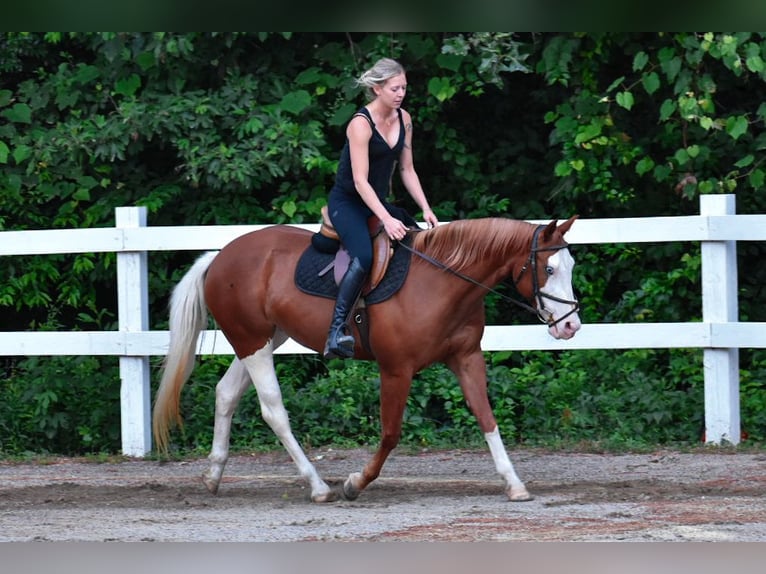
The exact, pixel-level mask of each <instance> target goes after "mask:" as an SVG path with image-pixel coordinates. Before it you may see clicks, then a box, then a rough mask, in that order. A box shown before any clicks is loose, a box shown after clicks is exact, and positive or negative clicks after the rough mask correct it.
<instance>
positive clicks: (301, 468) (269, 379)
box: [242, 341, 338, 502]
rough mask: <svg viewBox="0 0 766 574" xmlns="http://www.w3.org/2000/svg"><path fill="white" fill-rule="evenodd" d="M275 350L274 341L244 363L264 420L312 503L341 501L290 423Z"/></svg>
mask: <svg viewBox="0 0 766 574" xmlns="http://www.w3.org/2000/svg"><path fill="white" fill-rule="evenodd" d="M273 349H274V345H273V342H271V341H270V342H269V343H268V344H267V345H266V346H265V347H264V348H263V349H260V350H258V351H256V352H255V353H254V354H252V355H250V356H249V357H246V358H244V359H242V362H243V363H244V365H245V367H246V368H247V371H248V373H250V377H251V378H252V380H253V384H254V385H255V390H256V392H257V393H258V400H259V401H260V405H261V416H263V420H265V421H266V423H267V424H268V425H269V427H271V430H273V431H274V434H276V435H277V437H279V441H280V442H281V443H282V446H284V447H285V450H287V452H288V453H289V454H290V456H291V457H292V459H293V462H295V464H296V466H297V467H298V472H300V474H301V476H303V477H304V478H306V479H307V480H308V481H309V484H310V485H311V500H312V501H314V502H332V501H334V500H337V498H338V496H337V494H336V493H335V492H333V491H332V489H331V488H330V487H329V486H328V485H327V483H326V482H325V481H324V480H322V478H321V477H320V476H319V473H318V472H317V470H316V468H314V465H313V464H311V462H310V461H309V459H308V458H307V457H306V454H305V453H304V452H303V449H302V448H301V446H300V444H299V443H298V441H297V440H296V438H295V436H294V435H293V431H292V429H291V428H290V419H289V416H288V414H287V410H286V409H285V406H284V403H283V402H282V391H281V390H280V388H279V381H278V380H277V374H276V371H275V370H274V355H273Z"/></svg>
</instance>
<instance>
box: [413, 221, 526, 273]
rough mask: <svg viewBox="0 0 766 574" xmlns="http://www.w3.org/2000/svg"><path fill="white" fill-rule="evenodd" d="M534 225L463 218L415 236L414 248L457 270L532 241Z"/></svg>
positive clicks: (524, 222)
mask: <svg viewBox="0 0 766 574" xmlns="http://www.w3.org/2000/svg"><path fill="white" fill-rule="evenodd" d="M534 229H535V226H534V225H533V224H531V223H527V222H526V221H518V220H514V219H503V218H499V217H493V218H484V219H461V220H457V221H453V222H451V223H449V224H446V225H440V226H438V227H435V228H433V229H428V230H424V231H421V232H418V233H416V234H415V238H414V240H413V245H412V246H413V248H414V249H416V250H418V251H422V252H423V253H426V254H427V255H429V256H431V257H433V258H434V259H436V260H438V261H441V262H442V263H443V264H445V265H446V266H448V267H450V268H451V269H453V270H455V271H461V270H464V269H465V268H466V267H467V266H468V265H470V264H471V263H474V262H476V261H481V260H482V259H484V258H486V257H487V256H488V255H490V254H496V253H498V251H500V252H503V253H506V252H510V251H512V250H514V249H517V248H519V247H521V246H522V245H526V244H527V243H529V242H530V241H531V238H532V234H533V233H534Z"/></svg>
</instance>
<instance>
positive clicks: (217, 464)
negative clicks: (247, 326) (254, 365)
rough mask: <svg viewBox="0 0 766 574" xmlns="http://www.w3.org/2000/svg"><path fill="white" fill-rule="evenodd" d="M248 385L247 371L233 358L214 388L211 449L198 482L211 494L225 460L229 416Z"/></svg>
mask: <svg viewBox="0 0 766 574" xmlns="http://www.w3.org/2000/svg"><path fill="white" fill-rule="evenodd" d="M249 384H250V375H248V374H247V370H246V369H245V366H244V365H243V364H242V362H241V361H240V360H239V359H234V362H232V364H231V365H230V366H229V369H228V370H227V371H226V373H225V374H224V376H223V377H222V378H221V380H220V381H218V384H217V385H216V387H215V423H214V426H213V448H212V449H211V450H210V455H209V456H208V459H209V460H210V468H209V469H208V470H207V471H206V472H205V473H204V474H203V475H202V481H203V482H204V483H205V486H206V487H207V489H208V490H209V491H210V492H211V493H213V494H216V493H217V492H218V486H219V485H220V484H221V477H222V476H223V469H224V467H225V466H226V461H227V460H228V459H229V437H230V435H231V417H232V416H233V415H234V411H235V410H236V408H237V405H238V404H239V400H240V399H241V398H242V394H243V393H244V392H245V389H247V386H248V385H249Z"/></svg>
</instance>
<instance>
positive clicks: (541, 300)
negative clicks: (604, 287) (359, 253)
mask: <svg viewBox="0 0 766 574" xmlns="http://www.w3.org/2000/svg"><path fill="white" fill-rule="evenodd" d="M545 228H546V226H545V225H540V226H538V227H537V229H535V232H534V235H532V250H531V252H530V253H529V259H527V262H526V263H525V264H524V266H523V267H522V268H521V270H520V271H519V274H518V276H517V277H516V279H515V280H514V281H513V285H514V287H516V286H517V285H518V284H519V281H521V278H522V276H523V275H524V273H525V272H526V270H527V269H529V268H530V267H531V268H532V297H533V299H536V300H537V308H535V307H534V306H532V305H529V304H527V303H524V302H523V301H517V300H516V299H514V298H512V297H508V296H507V295H505V294H504V293H500V291H497V290H496V289H493V288H492V287H488V286H486V285H484V284H483V283H480V282H479V281H476V279H473V278H471V277H468V275H464V274H463V273H460V272H459V271H456V270H454V269H451V268H450V267H448V266H446V265H445V264H444V263H442V262H441V261H437V260H436V259H434V258H433V257H431V256H429V255H426V254H425V253H422V252H420V251H418V250H416V249H413V248H412V247H410V246H409V245H407V244H406V243H404V242H402V241H400V242H399V245H400V246H401V247H404V248H405V249H406V250H407V251H409V252H410V253H414V254H415V255H417V256H418V257H420V258H421V259H424V260H425V261H428V262H429V263H430V264H431V265H434V266H436V267H438V268H439V269H442V270H444V271H448V272H449V273H452V274H453V275H455V276H456V277H460V278H461V279H462V280H463V281H467V282H468V283H472V284H473V285H476V286H477V287H481V288H482V289H484V290H486V291H489V292H490V293H494V294H495V295H497V296H498V297H500V298H501V299H503V300H505V301H509V302H510V303H513V304H514V305H516V306H518V307H521V308H522V309H525V310H527V311H529V312H530V313H532V314H533V315H536V316H537V318H538V319H540V321H541V322H543V323H545V324H546V325H547V326H548V328H550V327H553V326H554V325H557V324H558V323H560V322H561V321H563V320H564V319H566V318H567V317H569V316H570V315H572V314H574V313H577V311H579V309H580V303H579V302H578V301H577V300H576V299H575V300H573V301H569V300H568V299H561V298H560V297H556V296H555V295H551V294H550V293H546V292H545V291H543V290H542V289H541V288H540V281H539V280H538V278H537V254H538V253H541V252H543V251H559V250H561V249H566V248H567V247H569V245H567V244H566V243H563V244H561V245H551V246H549V247H538V246H537V243H538V237H539V235H540V232H541V231H542V230H543V229H545ZM413 231H418V229H415V230H413ZM517 291H518V289H517ZM545 299H549V300H550V301H557V302H558V303H566V304H567V305H572V310H571V311H569V313H567V314H566V315H563V316H562V317H559V318H558V319H556V320H555V321H554V320H553V313H551V312H550V311H548V309H546V308H545ZM543 312H545V313H546V314H547V316H546V315H544V314H543Z"/></svg>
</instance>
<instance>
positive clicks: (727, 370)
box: [700, 194, 740, 445]
mask: <svg viewBox="0 0 766 574" xmlns="http://www.w3.org/2000/svg"><path fill="white" fill-rule="evenodd" d="M735 199H736V198H735V196H734V195H731V194H727V195H701V196H700V215H703V216H709V215H734V214H735V213H736V202H735ZM701 248H702V320H703V321H704V322H705V323H730V322H737V321H738V320H739V316H738V300H737V244H736V242H735V241H703V242H702V245H701ZM703 364H704V373H705V442H708V443H716V444H720V443H722V442H723V441H727V442H729V443H731V444H735V445H736V444H739V440H740V420H739V349H737V348H732V349H718V348H706V349H705V350H704V356H703Z"/></svg>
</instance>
